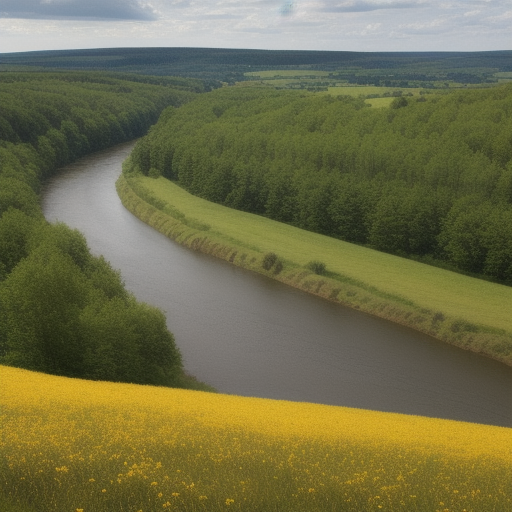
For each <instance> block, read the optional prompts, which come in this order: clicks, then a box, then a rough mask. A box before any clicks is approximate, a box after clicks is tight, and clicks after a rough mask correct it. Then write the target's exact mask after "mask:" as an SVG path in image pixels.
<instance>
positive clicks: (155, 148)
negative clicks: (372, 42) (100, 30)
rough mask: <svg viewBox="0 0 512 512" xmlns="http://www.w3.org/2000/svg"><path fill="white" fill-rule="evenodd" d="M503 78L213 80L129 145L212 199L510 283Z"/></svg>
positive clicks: (511, 98) (511, 219) (511, 206)
mask: <svg viewBox="0 0 512 512" xmlns="http://www.w3.org/2000/svg"><path fill="white" fill-rule="evenodd" d="M511 133H512V85H503V86H497V87H494V88H489V89H475V90H459V91H454V92H447V93H443V94H433V95H426V96H422V97H420V98H418V99H416V98H405V97H402V98H396V99H395V100H394V101H393V103H392V104H391V107H390V108H385V109H372V108H368V106H367V105H366V104H365V103H364V101H363V100H362V99H356V98H350V97H333V96H330V95H319V94H308V93H305V92H301V93H298V92H293V91H269V90H257V89H243V88H224V89H220V90H216V91H213V92H210V93H207V94H204V95H200V96H199V97H198V98H197V99H195V100H194V101H193V102H190V103H188V104H187V105H185V106H183V107H182V108H180V109H174V108H169V109H166V110H165V111H164V112H163V114H162V116H161V118H160V120H159V122H158V124H157V125H156V126H154V127H153V128H152V129H151V130H150V132H149V133H148V135H147V136H146V137H144V138H142V139H141V140H140V141H139V142H138V144H137V146H136V147H135V149H134V152H133V154H132V158H133V162H134V163H135V165H136V166H137V168H138V169H139V170H140V171H141V172H142V173H144V174H146V175H152V176H158V175H160V174H161V175H163V176H165V177H166V178H168V179H171V180H176V181H177V182H178V183H179V184H180V185H181V186H183V187H184V188H186V189H187V190H189V191H190V192H192V193H193V194H196V195H198V196H201V197H204V198H206V199H209V200H211V201H214V202H217V203H220V204H224V205H226V206H229V207H232V208H237V209H240V210H244V211H248V212H252V213H256V214H260V215H265V216H268V217H270V218H272V219H275V220H278V221H282V222H286V223H290V224H292V225H295V226H298V227H301V228H304V229H308V230H311V231H316V232H319V233H323V234H326V235H329V236H333V237H337V238H340V239H343V240H346V241H349V242H353V243H357V244H362V245H366V246H369V247H372V248H375V249H377V250H380V251H386V252H390V253H393V254H397V255H400V256H404V257H409V258H414V259H418V260H420V261H424V262H427V263H432V264H436V265H439V266H444V267H446V268H450V269H452V270H456V271H459V272H465V273H470V274H474V275H479V276H482V277H486V278H489V279H492V280H495V281H498V282H501V283H506V284H512V230H511V229H510V226H511V225H512V161H511V160H512V138H511V137H510V134H511Z"/></svg>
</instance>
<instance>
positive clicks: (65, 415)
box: [0, 366, 512, 512]
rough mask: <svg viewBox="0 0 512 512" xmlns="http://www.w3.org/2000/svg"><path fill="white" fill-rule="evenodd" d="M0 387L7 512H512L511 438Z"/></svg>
mask: <svg viewBox="0 0 512 512" xmlns="http://www.w3.org/2000/svg"><path fill="white" fill-rule="evenodd" d="M0 388H1V390H2V392H1V394H0V407H1V410H2V422H1V424H0V429H1V437H0V449H1V452H2V455H3V458H4V461H5V462H4V463H3V464H2V465H1V466H0V481H1V482H2V485H1V486H0V508H1V510H5V511H23V512H43V511H44V512H63V511H67V512H81V511H83V512H89V511H91V512H136V511H143V512H156V511H164V512H165V511H167V510H169V511H176V512H177V511H189V512H203V511H204V512H217V511H239V512H252V511H254V512H256V511H265V512H266V511H276V510H279V511H281V512H299V511H301V512H302V511H303V512H327V511H338V510H339V511H341V510H343V511H345V512H362V511H370V510H371V511H379V510H383V511H393V512H395V511H397V512H398V511H403V512H409V511H413V510H416V511H422V512H423V511H432V512H433V511H436V510H437V511H444V510H449V511H462V510H468V511H479V512H492V511H500V512H501V511H505V510H510V506H511V504H512V502H511V495H512V494H511V492H512V482H511V480H510V472H511V469H512V467H511V461H512V445H511V443H510V436H511V433H512V430H511V429H508V428H501V427H493V426H487V425H479V424H473V423H464V422H457V421H449V420H439V419H433V418H425V417H420V416H407V415H401V414H391V413H382V412H374V411H366V410H362V409H350V408H345V407H333V406H323V405H316V404H307V403H294V402H286V401H277V400H265V399H259V398H243V397H237V396H228V395H221V394H213V393H206V392H200V391H188V390H179V389H170V388H158V387H152V386H136V385H132V384H116V383H110V382H94V381H85V380H79V379H69V378H64V377H56V376H51V375H44V374H41V373H35V372H29V371H27V370H20V369H17V368H9V367H6V366H2V367H0ZM18 500H20V501H21V503H22V504H23V505H20V506H19V507H17V508H15V506H14V503H16V502H17V501H18Z"/></svg>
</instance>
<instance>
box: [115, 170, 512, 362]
mask: <svg viewBox="0 0 512 512" xmlns="http://www.w3.org/2000/svg"><path fill="white" fill-rule="evenodd" d="M123 179H124V178H123ZM131 179H134V178H131ZM130 183H132V184H133V186H135V187H136V188H137V186H140V185H142V186H143V187H144V188H145V189H146V190H148V191H149V192H150V193H151V194H152V195H153V197H155V198H157V199H158V200H159V201H163V202H165V203H166V204H168V205H172V207H173V208H174V209H175V210H176V211H179V212H180V215H184V216H185V218H186V219H187V221H186V222H187V223H188V227H187V226H186V225H183V224H181V223H179V222H178V224H176V225H175V224H173V222H175V221H174V220H172V221H170V224H173V225H172V226H170V225H169V222H167V221H166V219H170V217H169V216H168V215H164V214H161V213H160V217H158V215H157V214H156V213H155V212H157V210H155V209H154V208H151V207H150V206H149V205H147V204H146V203H143V202H142V201H141V200H140V198H138V197H137V196H134V195H133V194H132V195H131V199H128V198H127V194H128V192H127V190H128V189H127V188H124V192H123V191H122V188H123V187H121V188H118V190H119V192H120V195H121V198H122V199H123V203H124V204H125V206H127V208H128V209H129V210H130V211H132V212H133V213H135V215H137V216H138V217H139V218H142V220H144V221H145V222H147V223H148V224H150V225H152V226H153V227H155V228H156V229H159V230H160V231H161V232H164V233H165V234H166V235H168V236H169V237H171V238H173V239H176V240H177V241H178V242H180V243H182V244H184V245H187V246H189V247H192V248H194V249H199V250H202V251H203V252H209V253H211V254H214V255H216V256H220V257H223V258H224V259H227V260H229V261H232V262H233V263H235V264H238V265H240V266H244V267H246V268H250V269H251V270H255V271H258V272H262V273H265V272H264V271H263V269H262V267H261V259H262V257H263V255H264V254H266V253H268V252H274V253H276V254H277V255H278V257H279V259H280V260H281V261H282V262H283V263H284V270H283V272H282V273H280V274H279V275H278V276H275V275H273V274H272V272H270V273H267V274H268V275H270V276H271V277H276V278H278V279H280V280H281V281H283V282H286V283H287V284H292V285H294V286H297V287H299V288H301V289H305V290H308V291H311V292H314V293H317V294H318V295H321V296H323V297H325V298H328V299H331V300H335V301H338V302H341V303H344V304H346V305H349V306H352V307H356V308H358V309H362V310H364V311H367V312H370V313H372V314H376V315H378V316H382V317H384V318H388V319H390V320H393V321H396V322H399V323H402V324H405V325H409V326H411V327H413V328H415V329H418V330H421V331H423V332H427V333H429V334H431V335H433V336H435V337H437V338H439V339H443V340H445V341H448V342H450V343H453V344H456V345H459V346H462V347H464V348H468V349H471V350H474V351H477V352H483V353H485V354H487V355H490V356H491V357H494V358H496V359H499V360H501V361H504V362H507V363H508V364H512V318H511V315H510V311H511V306H512V289H511V288H510V287H506V286H503V285H499V284H495V283H490V282H487V281H483V280H479V279H475V278H471V277H467V276H463V275H460V274H457V273H454V272H449V271H446V270H442V269H439V268H436V267H432V266H429V265H425V264H422V263H418V262H415V261H412V260H407V259H404V258H399V257H397V256H392V255H389V254H385V253H381V252H378V251H374V250H371V249H367V248H364V247H360V246H357V245H354V244H350V243H347V242H343V241H340V240H336V239H333V238H330V237H326V236H323V235H319V234H316V233H311V232H309V231H305V230H302V229H298V228H295V227H292V226H289V225H287V224H283V223H280V222H275V221H272V220H269V219H266V218H264V217H261V216H257V215H252V214H248V213H244V212H240V211H237V210H233V209H230V208H226V207H223V206H220V205H217V204H215V203H211V202H209V201H206V200H203V199H200V198H197V197H195V196H192V195H191V194H189V193H188V192H186V191H185V190H183V189H181V188H180V187H178V186H177V185H176V184H174V183H172V182H170V181H168V180H165V179H164V178H159V179H156V180H155V179H151V178H144V177H140V178H135V179H134V181H131V182H130ZM128 188H129V187H128ZM132 192H133V191H132ZM144 205H145V206H144ZM182 220H183V219H182ZM176 222H177V221H176ZM200 224H203V225H204V224H207V225H208V226H209V229H207V230H204V229H203V230H201V229H194V227H196V226H198V225H200ZM208 244H209V246H208V247H206V246H205V245H208ZM212 244H213V246H214V247H213V248H212ZM217 246H224V247H226V248H227V249H226V250H225V251H224V252H222V251H220V252H219V250H218V249H217V248H216V247H217ZM243 252H246V253H247V258H245V256H243V258H244V259H243V260H241V255H242V253H243ZM312 260H320V261H322V262H323V263H325V265H326V267H327V270H328V277H331V278H332V279H326V278H325V277H322V276H315V275H314V274H311V272H309V273H308V272H307V270H306V269H305V268H304V266H305V265H306V264H307V263H308V262H309V261H312ZM439 313H442V317H441V318H442V320H441V321H440V322H437V321H436V320H435V316H436V314H437V317H439ZM445 319H446V321H445ZM436 322H437V323H436ZM478 326H480V327H478ZM481 326H485V327H483V330H484V331H487V332H486V333H485V335H482V336H483V337H482V336H480V334H478V333H477V331H481V330H482V328H481ZM498 331H502V332H498ZM477 334H478V335H477Z"/></svg>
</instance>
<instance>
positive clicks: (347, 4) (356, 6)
mask: <svg viewBox="0 0 512 512" xmlns="http://www.w3.org/2000/svg"><path fill="white" fill-rule="evenodd" d="M324 4H325V5H324V6H323V7H322V8H321V9H320V10H321V11H323V12H370V11H378V10H388V9H415V8H417V7H423V5H424V3H423V2H422V1H419V2H418V1H409V2H407V1H399V0H391V1H389V2H387V1H384V2H382V1H377V0H375V1H372V0H348V1H344V2H324Z"/></svg>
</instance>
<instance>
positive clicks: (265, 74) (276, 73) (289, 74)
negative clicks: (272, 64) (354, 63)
mask: <svg viewBox="0 0 512 512" xmlns="http://www.w3.org/2000/svg"><path fill="white" fill-rule="evenodd" d="M244 75H245V76H254V77H260V78H266V79H268V78H278V77H283V78H301V77H315V76H318V77H324V76H329V72H328V71H315V70H310V69H273V70H268V71H250V72H248V73H244Z"/></svg>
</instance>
